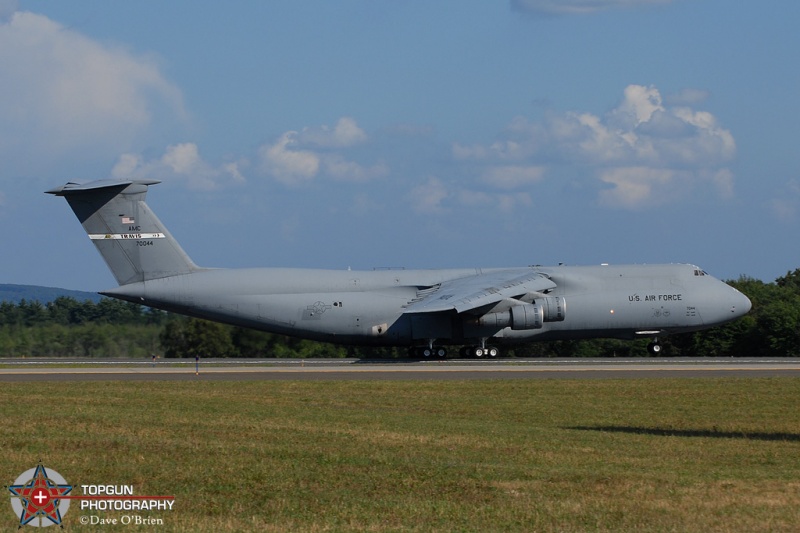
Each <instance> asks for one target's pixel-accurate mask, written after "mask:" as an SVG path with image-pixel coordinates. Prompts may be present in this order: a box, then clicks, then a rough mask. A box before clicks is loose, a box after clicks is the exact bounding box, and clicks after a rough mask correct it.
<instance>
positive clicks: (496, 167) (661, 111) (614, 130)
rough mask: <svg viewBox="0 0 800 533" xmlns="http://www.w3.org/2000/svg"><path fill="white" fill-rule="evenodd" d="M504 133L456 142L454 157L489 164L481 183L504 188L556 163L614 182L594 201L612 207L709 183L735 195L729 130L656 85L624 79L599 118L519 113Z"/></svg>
mask: <svg viewBox="0 0 800 533" xmlns="http://www.w3.org/2000/svg"><path fill="white" fill-rule="evenodd" d="M687 100H688V98H684V100H683V101H684V102H685V101H687ZM503 137H504V138H503V139H502V140H498V141H495V142H493V143H491V144H489V145H486V146H484V145H473V146H464V145H460V144H454V145H453V149H452V153H453V157H454V158H455V159H456V160H459V161H480V162H481V163H482V164H483V165H488V167H485V168H484V170H483V171H482V178H483V180H484V182H486V183H489V184H492V185H494V186H496V187H498V188H505V189H509V190H514V189H516V190H521V189H525V188H529V187H531V186H533V185H534V184H535V183H537V182H538V181H540V180H541V179H542V177H543V176H544V175H545V174H547V175H558V174H559V173H561V174H563V173H564V172H558V170H559V169H560V170H562V171H564V170H566V171H568V172H567V173H571V174H579V175H582V176H585V178H584V179H595V180H599V181H600V182H602V183H605V184H609V185H613V188H612V189H609V190H604V191H603V192H602V193H601V194H600V196H599V201H600V202H601V203H602V204H603V205H607V206H614V207H622V208H633V207H634V206H636V205H646V204H653V203H664V202H666V201H675V200H676V199H678V198H682V197H686V195H687V194H689V192H690V191H692V190H694V189H695V186H696V185H698V184H701V183H710V184H712V185H713V187H712V188H711V190H715V191H716V192H717V194H718V195H719V196H721V197H723V198H729V197H731V196H732V194H733V174H732V173H731V171H730V170H729V169H728V168H726V165H727V164H728V163H729V162H730V161H732V160H733V158H734V157H735V155H736V142H735V140H734V138H733V135H732V134H731V132H730V131H728V130H727V129H725V128H723V127H721V126H720V125H719V123H718V121H717V119H716V117H714V116H713V115H712V114H711V113H709V112H707V111H703V110H697V109H693V108H692V107H690V106H688V105H682V106H674V107H669V106H666V105H665V104H664V99H663V98H662V96H661V93H660V92H659V91H658V89H657V88H656V87H654V86H643V85H629V86H628V87H626V88H625V90H624V93H623V98H622V101H621V102H620V103H619V104H618V105H617V106H616V107H615V108H614V109H612V110H611V111H609V112H608V113H606V114H604V115H602V116H601V115H596V114H593V113H589V112H577V111H571V112H566V113H562V114H553V113H551V114H549V115H548V116H546V117H545V119H544V120H542V121H530V120H528V119H526V118H524V117H518V118H516V119H514V120H513V121H512V123H511V124H510V125H509V126H508V128H507V129H506V131H505V132H504V135H503ZM487 168H488V169H487Z"/></svg>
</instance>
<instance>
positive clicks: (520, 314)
mask: <svg viewBox="0 0 800 533" xmlns="http://www.w3.org/2000/svg"><path fill="white" fill-rule="evenodd" d="M566 313H567V302H566V300H565V299H564V297H563V296H547V297H545V298H539V299H538V303H530V304H526V303H522V302H520V304H519V305H514V306H512V307H511V308H509V309H508V311H501V312H499V313H487V314H485V315H483V316H482V317H480V318H478V324H479V325H481V326H487V327H491V328H495V327H496V328H507V327H510V328H511V329H515V330H524V329H540V328H541V327H542V326H543V325H544V323H545V322H561V321H562V320H564V317H565V316H566Z"/></svg>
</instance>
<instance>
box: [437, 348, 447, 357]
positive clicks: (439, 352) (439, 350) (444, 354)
mask: <svg viewBox="0 0 800 533" xmlns="http://www.w3.org/2000/svg"><path fill="white" fill-rule="evenodd" d="M434 352H436V357H438V358H439V359H444V358H445V357H447V348H442V347H441V346H440V347H439V348H435V349H434Z"/></svg>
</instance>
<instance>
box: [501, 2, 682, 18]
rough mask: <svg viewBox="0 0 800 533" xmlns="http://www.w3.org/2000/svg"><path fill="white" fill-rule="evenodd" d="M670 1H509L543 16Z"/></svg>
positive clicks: (514, 6) (527, 11) (579, 13)
mask: <svg viewBox="0 0 800 533" xmlns="http://www.w3.org/2000/svg"><path fill="white" fill-rule="evenodd" d="M669 2H672V0H511V6H512V7H513V8H515V9H518V10H519V11H523V12H526V13H532V14H543V15H581V14H585V13H593V12H595V11H604V10H607V9H613V8H633V7H642V6H650V5H655V4H667V3H669Z"/></svg>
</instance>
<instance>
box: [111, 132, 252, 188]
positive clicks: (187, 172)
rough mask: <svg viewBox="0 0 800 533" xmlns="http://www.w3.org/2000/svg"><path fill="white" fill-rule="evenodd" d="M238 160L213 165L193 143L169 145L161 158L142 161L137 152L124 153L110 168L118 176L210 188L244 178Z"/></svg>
mask: <svg viewBox="0 0 800 533" xmlns="http://www.w3.org/2000/svg"><path fill="white" fill-rule="evenodd" d="M240 166H241V165H240V163H238V162H233V163H226V164H223V165H221V166H219V167H215V166H213V165H211V164H209V163H208V162H206V161H205V160H204V159H203V158H202V157H201V156H200V151H199V149H198V147H197V145H196V144H194V143H180V144H175V145H170V146H168V147H167V149H166V150H165V152H164V155H162V156H161V157H160V158H158V159H155V160H152V161H145V160H144V159H143V158H142V157H141V156H140V155H137V154H130V153H126V154H123V155H121V156H120V157H119V159H118V161H117V163H116V165H114V168H113V169H112V171H111V176H112V177H114V178H117V179H131V178H135V179H142V178H150V179H161V180H182V181H184V182H185V183H186V184H187V186H188V187H189V188H191V189H199V190H213V189H216V188H218V187H220V186H222V185H223V184H229V183H242V182H244V181H245V178H244V176H243V175H242V173H241V172H240Z"/></svg>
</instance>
